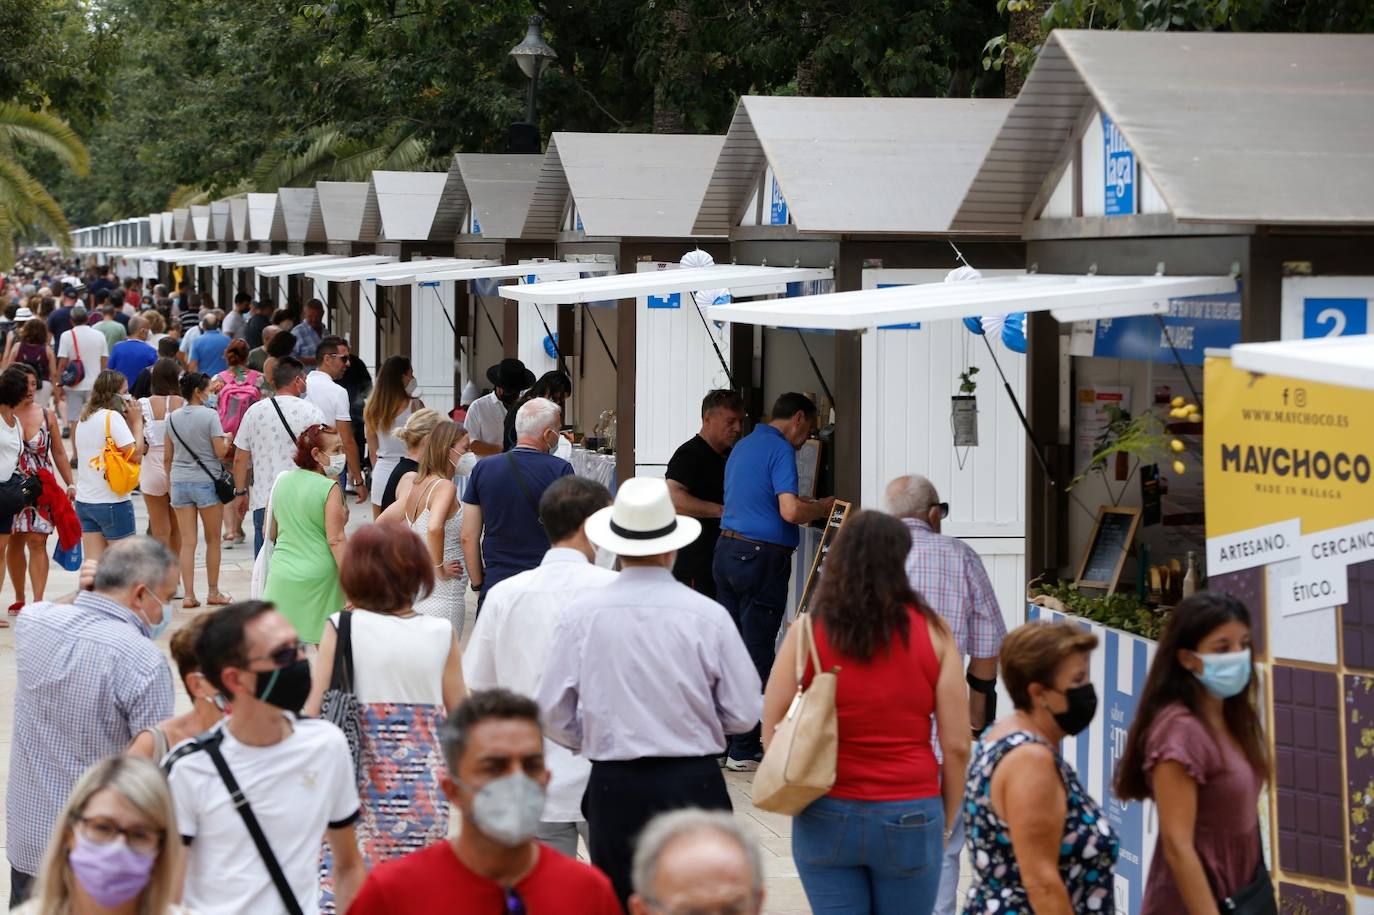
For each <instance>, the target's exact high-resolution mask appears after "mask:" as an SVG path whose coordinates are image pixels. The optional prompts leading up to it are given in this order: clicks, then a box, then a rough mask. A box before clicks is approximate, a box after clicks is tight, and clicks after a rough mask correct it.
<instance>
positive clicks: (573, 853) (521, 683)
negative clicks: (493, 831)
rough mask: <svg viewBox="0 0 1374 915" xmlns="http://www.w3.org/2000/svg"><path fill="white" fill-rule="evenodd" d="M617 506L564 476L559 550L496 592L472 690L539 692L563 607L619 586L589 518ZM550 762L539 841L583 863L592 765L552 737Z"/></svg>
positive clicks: (552, 523) (554, 528)
mask: <svg viewBox="0 0 1374 915" xmlns="http://www.w3.org/2000/svg"><path fill="white" fill-rule="evenodd" d="M610 504H611V494H610V492H609V491H607V489H606V487H604V486H602V485H601V484H600V483H597V482H595V481H594V480H588V479H586V478H585V477H562V478H561V479H559V480H557V481H555V482H554V483H553V484H552V485H550V486H549V488H548V489H546V490H544V495H543V496H542V497H540V499H539V521H540V523H541V524H543V525H544V532H545V533H547V534H548V535H549V542H550V543H552V544H553V546H552V548H551V549H550V550H549V551H548V552H547V553H545V554H544V560H543V562H541V563H540V564H539V566H538V568H534V569H530V570H529V571H528V572H521V573H520V574H519V575H515V576H513V577H511V578H507V579H506V580H505V581H501V582H497V583H496V584H495V585H493V586H492V589H491V592H490V593H489V594H488V595H487V599H486V603H485V604H484V605H483V607H482V615H481V616H479V617H478V618H477V628H475V629H474V630H473V631H472V636H471V638H470V639H469V641H468V647H467V651H465V652H464V653H463V676H464V679H465V680H466V681H467V684H468V689H470V690H483V689H495V688H497V687H500V688H502V689H508V690H511V691H512V692H516V693H520V694H521V695H525V696H529V697H530V698H533V697H534V695H535V694H536V693H537V692H538V691H539V680H540V678H541V677H542V676H543V675H544V664H545V661H546V660H547V659H548V656H549V650H550V648H551V647H552V641H551V640H552V639H553V631H554V627H555V626H556V625H557V623H558V619H559V617H560V616H562V614H563V608H564V607H565V606H567V604H568V602H569V601H571V600H574V599H576V598H578V597H580V596H582V595H584V594H586V593H588V592H590V591H596V590H600V589H601V588H604V587H605V586H606V585H608V584H610V583H611V582H613V581H615V578H616V573H615V572H612V571H611V570H610V569H603V568H600V567H598V566H595V565H593V564H592V563H593V562H594V561H595V560H596V547H594V546H592V543H591V541H590V540H588V539H587V533H586V522H587V519H588V518H590V517H591V516H592V515H593V514H594V513H596V512H598V511H600V510H601V509H603V508H605V507H606V506H607V505H610ZM544 763H545V765H546V767H547V768H548V770H549V772H550V773H551V774H552V776H553V777H552V780H551V781H550V782H549V787H548V796H547V800H546V801H545V803H544V817H543V820H542V821H541V822H540V824H539V831H538V832H537V833H535V837H536V838H538V839H539V841H541V842H543V843H544V844H545V845H549V846H552V847H553V848H555V849H557V850H558V851H561V852H562V853H563V854H565V855H567V856H568V857H570V858H575V857H577V837H578V834H579V832H580V833H582V834H584V835H585V833H586V828H587V824H586V821H585V820H583V818H582V795H583V794H584V793H585V792H586V789H587V777H588V776H589V775H590V774H591V771H592V768H591V763H589V762H587V760H585V759H583V758H582V757H581V756H575V755H573V753H572V752H570V751H569V750H567V749H566V748H564V747H562V746H559V745H558V744H556V743H554V742H553V741H551V740H549V739H548V738H547V737H546V738H544Z"/></svg>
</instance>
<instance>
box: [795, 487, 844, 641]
mask: <svg viewBox="0 0 1374 915" xmlns="http://www.w3.org/2000/svg"><path fill="white" fill-rule="evenodd" d="M848 518H849V503H848V502H842V501H840V500H839V499H836V500H835V506H834V507H833V508H832V509H831V510H830V519H829V520H828V521H827V522H826V523H825V529H824V530H823V531H821V542H820V546H818V547H816V556H815V558H814V559H812V560H811V571H810V572H809V573H807V576H806V586H805V587H803V588H802V593H801V600H799V601H798V602H797V613H798V614H802V613H805V612H806V611H807V609H808V608H809V607H810V606H811V598H812V597H813V596H815V593H816V586H817V585H818V584H820V581H821V566H822V565H824V563H825V554H826V553H829V552H830V544H832V543H834V542H835V535H836V534H838V533H839V532H840V528H842V527H844V522H845V521H846V520H848Z"/></svg>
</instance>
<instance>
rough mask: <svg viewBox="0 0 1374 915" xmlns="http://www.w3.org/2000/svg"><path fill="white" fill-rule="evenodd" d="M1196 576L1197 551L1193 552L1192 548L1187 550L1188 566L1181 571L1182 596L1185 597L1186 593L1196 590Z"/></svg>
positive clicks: (1192, 592)
mask: <svg viewBox="0 0 1374 915" xmlns="http://www.w3.org/2000/svg"><path fill="white" fill-rule="evenodd" d="M1197 578H1198V575H1197V553H1195V552H1193V551H1192V550H1189V551H1188V568H1187V570H1186V571H1185V572H1184V573H1183V596H1184V597H1187V596H1188V595H1190V594H1194V593H1196V592H1197V585H1198V581H1197Z"/></svg>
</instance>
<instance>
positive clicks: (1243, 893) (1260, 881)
mask: <svg viewBox="0 0 1374 915" xmlns="http://www.w3.org/2000/svg"><path fill="white" fill-rule="evenodd" d="M1255 837H1256V838H1257V839H1258V838H1259V834H1258V832H1256V835H1255ZM1210 876H1211V875H1208V877H1209V879H1210ZM1217 905H1218V908H1220V909H1221V911H1223V912H1236V913H1237V915H1279V907H1278V903H1276V902H1275V901H1274V884H1273V882H1272V881H1271V880H1270V879H1269V868H1268V867H1266V866H1265V864H1264V842H1263V841H1262V840H1261V841H1260V855H1259V864H1258V865H1256V866H1255V876H1254V877H1252V878H1250V882H1249V883H1247V884H1245V886H1243V887H1241V888H1240V889H1238V890H1236V891H1235V892H1234V893H1232V894H1231V895H1230V896H1227V897H1226V898H1224V899H1222V900H1220V901H1219V902H1218V904H1217Z"/></svg>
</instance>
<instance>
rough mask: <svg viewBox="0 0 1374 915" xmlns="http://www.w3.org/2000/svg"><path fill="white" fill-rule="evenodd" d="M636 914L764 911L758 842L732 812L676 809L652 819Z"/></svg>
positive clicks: (643, 839)
mask: <svg viewBox="0 0 1374 915" xmlns="http://www.w3.org/2000/svg"><path fill="white" fill-rule="evenodd" d="M634 888H635V891H634V895H632V896H631V897H630V915H657V913H659V912H737V913H739V915H759V913H760V912H762V911H763V861H762V858H761V856H760V854H759V847H758V844H757V843H756V842H755V841H754V840H753V839H752V838H750V837H749V836H748V835H746V834H745V833H744V831H743V830H742V829H740V827H739V825H738V824H737V823H736V822H735V819H734V817H733V816H731V815H730V814H728V813H719V812H714V813H709V812H707V811H705V810H697V809H694V808H692V809H687V810H675V811H673V812H671V813H665V814H661V815H659V816H657V817H655V818H654V819H653V820H652V821H650V823H649V825H648V826H646V827H645V828H644V832H643V833H641V834H640V837H639V845H638V847H637V848H636V850H635V860H634Z"/></svg>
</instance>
